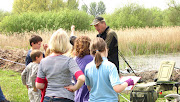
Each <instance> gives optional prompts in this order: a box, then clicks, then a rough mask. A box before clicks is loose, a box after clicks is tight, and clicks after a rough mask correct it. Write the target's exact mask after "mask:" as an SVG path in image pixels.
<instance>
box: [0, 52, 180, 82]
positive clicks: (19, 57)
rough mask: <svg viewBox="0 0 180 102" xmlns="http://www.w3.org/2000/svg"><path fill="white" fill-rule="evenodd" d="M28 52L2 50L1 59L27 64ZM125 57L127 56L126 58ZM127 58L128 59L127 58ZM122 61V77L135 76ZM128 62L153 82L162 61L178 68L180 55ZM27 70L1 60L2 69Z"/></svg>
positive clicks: (177, 74) (177, 75)
mask: <svg viewBox="0 0 180 102" xmlns="http://www.w3.org/2000/svg"><path fill="white" fill-rule="evenodd" d="M26 55H27V51H24V50H20V49H16V50H2V49H1V50H0V58H3V59H7V60H11V61H14V62H18V63H21V64H25V58H26ZM124 57H125V56H124ZM125 58H126V57H125ZM119 59H120V65H121V70H120V71H121V72H123V73H121V75H122V76H127V75H133V76H134V74H133V73H128V72H127V71H126V68H128V67H127V65H126V63H125V62H124V61H123V60H122V59H121V58H119ZM126 60H127V62H128V63H129V64H130V66H131V67H132V68H133V69H134V71H135V73H136V74H137V75H138V76H141V77H142V80H146V81H153V80H154V78H156V76H157V73H158V67H159V65H160V62H161V61H162V60H173V61H175V62H176V67H178V68H179V67H180V53H179V54H169V55H148V56H132V57H127V58H126ZM24 68H25V66H24V65H18V64H14V63H12V62H8V61H5V60H0V69H12V70H14V71H17V72H22V71H23V69H24ZM172 80H174V81H179V82H180V69H176V70H174V71H173V75H172Z"/></svg>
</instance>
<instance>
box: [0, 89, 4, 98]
mask: <svg viewBox="0 0 180 102" xmlns="http://www.w3.org/2000/svg"><path fill="white" fill-rule="evenodd" d="M3 100H5V97H4V95H3V92H2V90H1V87H0V101H3Z"/></svg>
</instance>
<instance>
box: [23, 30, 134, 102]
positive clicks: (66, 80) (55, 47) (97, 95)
mask: <svg viewBox="0 0 180 102" xmlns="http://www.w3.org/2000/svg"><path fill="white" fill-rule="evenodd" d="M73 31H74V30H73ZM73 31H72V32H73ZM71 38H72V37H71ZM73 38H74V39H75V42H71V44H73V50H72V52H73V54H74V56H75V57H74V58H73V57H72V56H68V55H67V52H68V51H69V50H70V49H71V48H72V46H71V45H70V42H69V37H68V35H67V33H66V32H65V31H64V30H63V29H59V30H57V31H56V32H55V33H53V35H52V36H51V38H50V41H49V44H48V48H47V46H44V48H45V50H46V54H45V56H44V54H43V53H42V52H41V51H40V50H39V49H40V47H41V43H42V38H41V37H40V36H38V35H33V36H32V37H31V39H30V45H31V50H29V51H28V55H27V58H26V65H27V66H26V68H25V69H24V71H23V72H22V73H21V75H22V82H23V84H24V85H26V87H27V89H28V96H29V100H30V102H39V101H41V102H74V101H75V102H107V101H108V102H118V94H117V93H119V92H121V91H123V90H124V89H125V88H126V87H127V86H129V85H133V84H134V82H133V80H132V79H128V80H126V81H125V82H121V81H120V79H119V75H118V72H117V69H116V66H115V65H114V64H113V63H111V62H110V61H108V59H107V55H108V50H107V44H106V42H105V41H104V40H103V39H102V38H99V37H97V38H95V39H94V40H92V41H91V39H90V38H89V37H88V36H80V37H77V38H76V37H73ZM43 57H44V58H43ZM31 59H32V60H31ZM72 78H73V80H74V81H75V83H74V84H72ZM84 82H85V84H84ZM39 89H40V90H41V92H40V90H39ZM74 92H75V97H74Z"/></svg>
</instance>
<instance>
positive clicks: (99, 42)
mask: <svg viewBox="0 0 180 102" xmlns="http://www.w3.org/2000/svg"><path fill="white" fill-rule="evenodd" d="M106 48H107V44H106V42H105V41H104V39H102V38H100V37H97V38H95V39H94V40H93V41H92V42H91V45H90V53H91V55H94V57H95V64H96V68H97V69H98V68H99V66H100V65H101V63H102V61H103V59H102V56H101V53H102V52H104V51H105V50H106Z"/></svg>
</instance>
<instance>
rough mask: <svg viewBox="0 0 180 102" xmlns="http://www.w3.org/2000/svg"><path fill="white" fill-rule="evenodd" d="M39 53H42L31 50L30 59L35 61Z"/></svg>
mask: <svg viewBox="0 0 180 102" xmlns="http://www.w3.org/2000/svg"><path fill="white" fill-rule="evenodd" d="M41 55H43V53H42V52H41V51H40V50H32V51H31V53H30V57H31V59H32V61H36V57H38V58H39V57H40V56H41Z"/></svg>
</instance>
